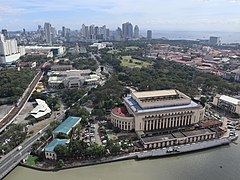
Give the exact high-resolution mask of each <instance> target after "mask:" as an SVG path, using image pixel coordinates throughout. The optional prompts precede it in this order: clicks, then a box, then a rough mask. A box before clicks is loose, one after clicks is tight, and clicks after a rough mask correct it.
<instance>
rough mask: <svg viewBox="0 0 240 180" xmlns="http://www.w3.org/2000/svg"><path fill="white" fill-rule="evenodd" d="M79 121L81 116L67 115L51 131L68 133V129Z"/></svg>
mask: <svg viewBox="0 0 240 180" xmlns="http://www.w3.org/2000/svg"><path fill="white" fill-rule="evenodd" d="M80 121H81V117H74V116H69V117H68V118H67V119H66V120H65V121H63V122H62V123H61V124H60V125H59V126H58V127H57V128H56V129H54V130H53V133H60V132H62V133H65V134H68V133H69V132H70V130H71V129H72V128H73V127H74V126H75V125H76V124H78V123H79V122H80Z"/></svg>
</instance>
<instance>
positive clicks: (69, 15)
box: [0, 0, 240, 32]
mask: <svg viewBox="0 0 240 180" xmlns="http://www.w3.org/2000/svg"><path fill="white" fill-rule="evenodd" d="M239 8H240V1H239V0H183V1H181V2H179V1H177V0H171V1H167V2H165V1H157V0H148V1H146V0H141V1H138V2H137V3H136V2H134V1H131V0H123V1H120V2H118V1H113V0H105V1H99V0H91V1H87V2H79V1H77V0H72V1H70V2H67V1H65V0H60V1H59V0H58V1H56V0H53V1H47V2H46V1H44V2H43V1H40V0H23V1H21V2H19V1H17V0H11V1H9V0H8V1H7V0H2V2H1V7H0V24H1V26H2V27H1V28H6V29H8V30H22V28H25V29H26V30H36V27H37V25H38V24H43V23H44V22H51V23H52V24H54V26H55V27H56V28H57V29H61V27H62V26H66V27H69V28H71V29H80V28H81V25H82V24H83V23H86V24H87V23H90V24H96V25H99V24H106V25H107V26H108V27H109V28H111V29H116V28H117V27H118V26H120V24H122V23H124V22H127V21H129V22H132V23H133V24H137V25H139V26H140V27H141V29H142V30H147V29H152V30H180V31H181V30H190V31H201V30H206V31H233V32H237V31H239V29H240V12H239Z"/></svg>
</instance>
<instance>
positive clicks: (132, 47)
mask: <svg viewBox="0 0 240 180" xmlns="http://www.w3.org/2000/svg"><path fill="white" fill-rule="evenodd" d="M125 49H126V50H135V49H139V47H137V46H128V47H126V48H125Z"/></svg>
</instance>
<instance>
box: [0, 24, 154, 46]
mask: <svg viewBox="0 0 240 180" xmlns="http://www.w3.org/2000/svg"><path fill="white" fill-rule="evenodd" d="M2 34H3V35H4V36H5V37H6V38H10V37H14V38H16V39H17V41H18V42H19V43H21V44H23V45H32V44H39V43H41V44H42V45H45V46H46V45H53V44H63V43H64V42H71V43H73V42H75V43H77V42H79V41H83V42H99V41H125V40H138V39H140V38H147V39H148V40H151V39H152V31H151V30H148V31H147V33H146V35H140V29H139V26H138V25H135V26H133V25H132V24H131V23H130V22H126V23H123V24H122V26H121V27H118V28H117V29H116V30H111V29H110V28H108V27H107V26H106V25H102V26H97V25H94V24H92V25H85V24H82V26H81V27H80V28H79V30H71V29H70V28H68V27H66V26H62V28H61V29H57V28H56V27H54V26H53V25H52V24H51V23H50V22H45V23H44V24H43V25H38V27H37V30H36V31H26V29H25V28H23V30H22V31H16V32H10V33H9V32H8V31H7V29H2Z"/></svg>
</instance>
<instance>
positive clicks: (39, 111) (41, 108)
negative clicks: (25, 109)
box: [30, 99, 51, 119]
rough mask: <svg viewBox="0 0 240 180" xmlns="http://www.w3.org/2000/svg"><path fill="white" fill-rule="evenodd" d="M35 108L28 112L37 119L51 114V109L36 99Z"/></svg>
mask: <svg viewBox="0 0 240 180" xmlns="http://www.w3.org/2000/svg"><path fill="white" fill-rule="evenodd" d="M36 102H37V104H38V105H37V106H36V107H35V108H34V109H33V110H32V111H31V112H30V113H31V115H32V116H33V117H34V118H36V119H38V118H40V117H42V116H45V115H46V114H49V113H51V109H50V108H49V107H48V105H47V103H46V102H45V101H43V100H41V99H36Z"/></svg>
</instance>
